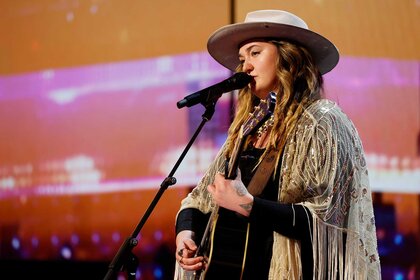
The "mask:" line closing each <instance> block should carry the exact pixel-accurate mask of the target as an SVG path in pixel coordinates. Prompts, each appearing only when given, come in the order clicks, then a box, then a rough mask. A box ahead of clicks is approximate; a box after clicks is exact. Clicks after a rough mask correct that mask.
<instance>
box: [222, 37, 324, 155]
mask: <svg viewBox="0 0 420 280" xmlns="http://www.w3.org/2000/svg"><path fill="white" fill-rule="evenodd" d="M267 41H268V42H270V43H272V44H274V45H275V46H277V50H278V54H279V55H278V58H277V62H276V63H277V85H278V86H277V88H278V89H279V92H277V93H276V95H277V98H276V106H275V109H274V124H273V127H272V129H271V131H270V134H269V141H268V144H267V147H266V150H265V153H267V151H269V150H270V149H276V150H278V157H280V156H281V154H282V151H283V148H284V145H285V144H286V140H287V138H288V136H289V135H290V133H291V132H292V131H293V129H294V128H295V126H296V122H297V121H298V119H299V117H300V115H301V114H302V112H303V111H304V109H305V108H306V107H307V106H309V105H310V104H311V103H312V102H314V101H315V100H318V99H320V98H321V94H322V91H323V79H322V75H321V73H320V72H319V70H318V68H317V66H316V65H315V63H314V61H313V59H312V56H311V55H310V53H309V52H308V51H307V50H306V49H305V48H304V47H301V46H298V45H295V44H293V43H290V42H286V41H279V40H267ZM241 70H242V69H241V65H239V66H238V67H237V69H236V71H237V72H239V71H241ZM258 102H259V98H257V97H256V96H255V95H253V94H252V92H251V91H250V89H249V88H248V87H247V88H244V89H242V90H240V91H239V94H238V102H237V109H236V113H235V118H234V119H233V122H232V124H231V126H230V128H229V131H228V138H227V149H226V152H225V155H226V157H227V158H229V157H230V155H231V154H232V151H233V149H234V146H235V141H236V139H237V138H238V134H239V131H240V128H241V126H242V124H243V123H244V122H245V120H246V119H247V117H248V115H249V113H251V112H252V111H253V110H254V106H255V105H256V104H258ZM250 141H251V139H249V140H248V141H247V142H246V144H245V145H246V146H247V145H249V143H250ZM278 162H279V160H277V163H278Z"/></svg>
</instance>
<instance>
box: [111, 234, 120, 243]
mask: <svg viewBox="0 0 420 280" xmlns="http://www.w3.org/2000/svg"><path fill="white" fill-rule="evenodd" d="M120 239H121V235H120V233H119V232H114V233H113V234H112V241H114V242H119V241H120Z"/></svg>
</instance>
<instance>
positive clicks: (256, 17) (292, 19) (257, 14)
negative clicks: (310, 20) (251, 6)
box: [244, 10, 308, 29]
mask: <svg viewBox="0 0 420 280" xmlns="http://www.w3.org/2000/svg"><path fill="white" fill-rule="evenodd" d="M244 22H245V23H248V22H270V23H278V24H286V25H292V26H296V27H300V28H304V29H308V25H307V24H306V23H305V22H304V21H303V20H302V19H301V18H300V17H298V16H296V15H294V14H291V13H289V12H286V11H280V10H259V11H254V12H250V13H248V14H247V15H246V17H245V21H244Z"/></svg>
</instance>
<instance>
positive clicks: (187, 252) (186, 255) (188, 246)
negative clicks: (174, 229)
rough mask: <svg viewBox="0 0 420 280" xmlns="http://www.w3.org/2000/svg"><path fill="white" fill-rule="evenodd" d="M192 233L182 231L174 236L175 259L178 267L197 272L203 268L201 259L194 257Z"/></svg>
mask: <svg viewBox="0 0 420 280" xmlns="http://www.w3.org/2000/svg"><path fill="white" fill-rule="evenodd" d="M193 236H194V233H193V232H192V231H189V230H183V231H181V232H179V233H178V235H177V236H176V245H177V246H176V255H175V258H176V260H177V262H178V263H179V265H180V266H181V267H182V268H183V269H185V270H198V269H201V268H202V267H203V257H201V256H200V257H194V255H195V252H196V251H197V245H196V244H195V242H194V240H193Z"/></svg>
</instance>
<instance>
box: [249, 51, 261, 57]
mask: <svg viewBox="0 0 420 280" xmlns="http://www.w3.org/2000/svg"><path fill="white" fill-rule="evenodd" d="M260 53H261V52H260V51H252V52H251V56H257V55H259V54H260Z"/></svg>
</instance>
